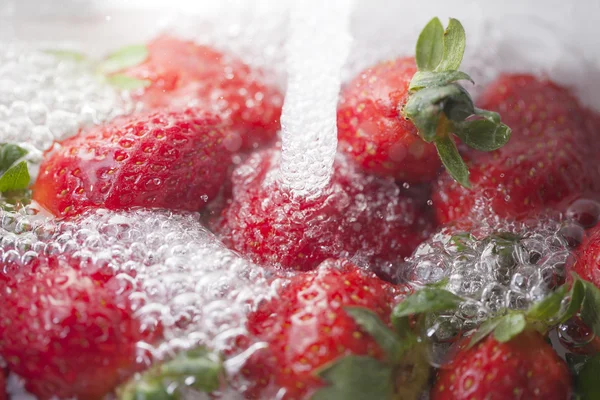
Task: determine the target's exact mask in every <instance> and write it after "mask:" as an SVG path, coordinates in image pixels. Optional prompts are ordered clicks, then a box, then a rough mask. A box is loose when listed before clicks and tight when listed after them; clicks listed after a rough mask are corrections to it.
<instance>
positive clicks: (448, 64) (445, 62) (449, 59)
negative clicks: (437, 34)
mask: <svg viewBox="0 0 600 400" xmlns="http://www.w3.org/2000/svg"><path fill="white" fill-rule="evenodd" d="M466 43H467V37H466V35H465V29H464V28H463V26H462V24H461V23H460V22H459V21H458V20H457V19H454V18H450V22H449V23H448V27H447V28H446V31H445V32H444V53H443V55H442V61H441V62H440V63H439V64H438V66H437V67H436V68H435V70H436V71H455V70H457V69H458V67H460V63H461V62H462V59H463V55H464V54H465V46H466Z"/></svg>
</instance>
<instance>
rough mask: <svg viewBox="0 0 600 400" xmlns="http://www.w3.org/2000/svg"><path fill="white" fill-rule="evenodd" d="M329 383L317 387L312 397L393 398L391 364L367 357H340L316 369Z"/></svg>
mask: <svg viewBox="0 0 600 400" xmlns="http://www.w3.org/2000/svg"><path fill="white" fill-rule="evenodd" d="M316 374H317V376H319V377H320V378H321V379H323V380H324V381H325V382H327V383H328V385H326V386H324V387H322V388H320V389H319V390H317V391H316V392H315V393H314V394H313V396H312V400H372V399H382V400H383V399H392V398H393V397H392V396H393V394H394V382H393V374H394V370H393V367H392V366H390V365H386V364H384V363H382V362H381V361H378V360H376V359H374V358H373V357H368V356H357V355H349V356H345V357H341V358H339V359H337V360H335V361H333V362H331V363H329V364H327V365H325V366H324V367H321V368H320V369H318V370H317V371H316Z"/></svg>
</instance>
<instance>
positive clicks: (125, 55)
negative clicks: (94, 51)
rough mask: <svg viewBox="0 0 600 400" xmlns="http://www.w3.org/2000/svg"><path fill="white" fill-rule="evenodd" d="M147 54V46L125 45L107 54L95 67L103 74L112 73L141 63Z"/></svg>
mask: <svg viewBox="0 0 600 400" xmlns="http://www.w3.org/2000/svg"><path fill="white" fill-rule="evenodd" d="M148 54H149V52H148V48H147V47H146V46H144V45H131V46H125V47H122V48H121V49H119V50H117V51H115V52H113V53H111V54H109V55H108V57H106V58H105V59H104V60H102V61H101V62H100V63H99V64H98V65H97V67H96V68H97V70H98V72H99V73H101V74H103V75H108V74H112V73H115V72H119V71H122V70H124V69H126V68H130V67H135V66H136V65H139V64H141V63H143V62H144V61H146V59H147V58H148Z"/></svg>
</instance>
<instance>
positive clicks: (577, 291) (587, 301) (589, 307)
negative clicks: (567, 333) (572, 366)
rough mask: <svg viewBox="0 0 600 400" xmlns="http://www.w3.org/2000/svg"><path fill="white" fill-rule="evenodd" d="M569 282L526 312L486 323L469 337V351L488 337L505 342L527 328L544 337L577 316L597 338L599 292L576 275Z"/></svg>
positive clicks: (599, 313) (599, 327)
mask: <svg viewBox="0 0 600 400" xmlns="http://www.w3.org/2000/svg"><path fill="white" fill-rule="evenodd" d="M572 278H573V279H572V282H571V283H570V284H569V283H566V284H564V285H563V286H561V287H560V288H558V289H557V290H556V291H554V292H552V293H550V294H549V295H548V296H546V297H545V298H544V299H542V300H540V301H539V302H537V303H535V304H534V305H532V306H531V307H530V308H529V310H527V311H525V312H522V311H513V310H508V311H506V312H505V313H504V314H502V315H499V316H497V317H495V318H492V319H489V320H487V321H485V322H484V323H483V324H481V326H480V327H479V329H478V330H477V331H476V332H475V333H474V334H473V336H471V340H470V342H469V347H472V346H474V345H475V344H476V343H478V342H479V341H480V340H482V339H483V338H485V337H486V336H488V335H490V334H492V335H493V336H494V339H496V340H497V341H498V342H501V343H504V342H508V341H510V340H511V339H513V338H514V337H516V336H518V335H519V334H520V333H521V332H523V331H524V330H525V329H526V328H528V327H529V328H532V329H536V330H538V331H540V332H541V333H546V332H548V330H549V329H550V328H552V327H553V326H556V325H558V324H561V323H563V322H566V321H567V320H569V319H570V318H572V317H574V316H575V315H577V313H579V316H580V318H581V320H582V321H583V322H584V323H585V324H586V325H587V326H588V327H589V328H590V329H591V330H592V332H594V334H596V335H598V334H600V290H599V289H598V288H597V287H596V286H594V284H593V283H591V282H588V281H585V280H583V279H581V278H580V277H579V276H578V275H577V274H572Z"/></svg>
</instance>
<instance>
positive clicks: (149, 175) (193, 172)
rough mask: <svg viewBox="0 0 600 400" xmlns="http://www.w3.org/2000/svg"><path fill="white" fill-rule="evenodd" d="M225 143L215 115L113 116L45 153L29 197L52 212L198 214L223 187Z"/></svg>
mask: <svg viewBox="0 0 600 400" xmlns="http://www.w3.org/2000/svg"><path fill="white" fill-rule="evenodd" d="M227 140H228V136H227V135H226V132H225V131H224V130H223V126H222V123H221V121H220V120H219V118H217V117H214V116H211V115H208V114H205V113H202V112H201V111H199V110H197V109H186V110H184V111H157V112H152V113H147V114H138V115H132V116H128V117H122V118H118V119H116V120H114V121H113V122H111V123H109V124H107V125H101V126H97V127H94V128H91V129H89V130H87V131H83V132H80V134H79V135H77V136H75V137H72V138H70V139H68V140H66V141H64V142H62V143H60V145H57V146H56V149H55V150H54V151H51V152H49V153H47V154H46V155H45V158H44V161H43V162H42V165H41V167H40V173H39V176H38V179H37V181H36V182H35V184H34V186H33V198H34V199H35V200H36V201H38V202H39V203H40V204H41V205H42V206H43V207H45V208H47V209H48V210H49V211H51V212H52V213H53V214H55V215H57V216H65V215H72V214H77V213H79V212H81V211H82V210H83V209H84V208H85V207H105V208H108V209H122V208H127V207H133V206H141V207H162V208H168V209H181V210H191V211H196V210H199V209H201V208H202V207H204V205H206V203H207V202H209V201H210V200H212V199H213V198H214V197H215V196H216V195H217V194H218V192H219V190H220V188H221V185H222V184H223V181H224V179H225V176H226V174H227V168H228V166H229V165H230V163H231V152H230V151H229V150H228V149H227Z"/></svg>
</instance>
